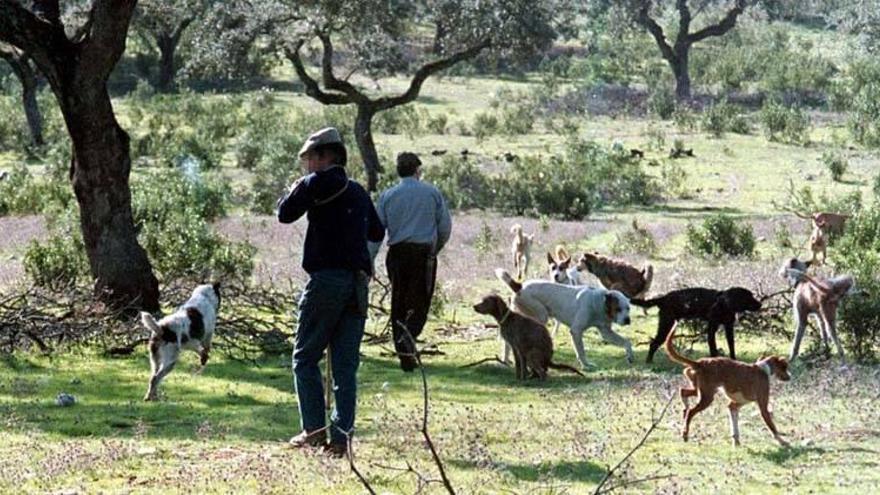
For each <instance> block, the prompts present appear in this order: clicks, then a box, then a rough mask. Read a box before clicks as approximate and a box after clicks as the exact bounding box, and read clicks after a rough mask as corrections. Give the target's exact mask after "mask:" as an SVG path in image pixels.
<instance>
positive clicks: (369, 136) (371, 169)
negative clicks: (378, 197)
mask: <svg viewBox="0 0 880 495" xmlns="http://www.w3.org/2000/svg"><path fill="white" fill-rule="evenodd" d="M357 110H358V111H357V116H356V117H355V119H354V139H355V141H356V142H357V145H358V150H359V151H360V152H361V159H362V160H363V162H364V171H365V172H366V173H367V190H369V191H375V190H376V186H377V185H378V184H379V172H381V171H382V165H381V164H380V163H379V154H378V153H377V152H376V143H374V142H373V131H372V126H373V116H374V115H375V114H376V112H375V110H374V109H373V108H372V106H371V105H358V107H357Z"/></svg>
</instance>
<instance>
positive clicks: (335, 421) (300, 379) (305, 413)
mask: <svg viewBox="0 0 880 495" xmlns="http://www.w3.org/2000/svg"><path fill="white" fill-rule="evenodd" d="M299 157H300V160H301V161H302V163H303V165H304V167H305V168H306V169H307V171H308V175H306V176H305V177H302V178H300V179H298V180H297V181H296V182H294V183H293V185H292V186H291V187H290V190H289V191H288V192H287V194H286V195H285V196H284V197H283V198H281V199H280V200H279V202H278V220H279V221H280V222H281V223H292V222H295V221H296V220H297V219H299V218H300V217H301V216H303V215H304V214H305V215H306V217H307V218H308V229H307V230H306V238H305V246H304V250H303V259H302V267H303V269H304V270H305V271H306V272H307V273H308V274H309V282H308V283H307V284H306V287H305V290H304V291H303V293H302V297H301V299H300V301H299V309H300V314H299V324H298V326H297V331H296V342H295V345H294V350H293V374H294V381H295V384H296V394H297V399H298V401H299V413H300V421H301V423H302V432H301V433H299V434H298V435H296V436H295V437H293V438H291V439H290V443H291V445H293V446H295V447H310V446H311V447H318V446H321V447H324V448H325V449H327V450H328V451H329V453H330V454H332V455H335V456H339V457H341V456H343V455H345V453H346V447H347V445H348V444H347V439H348V436H349V435H351V433H352V431H353V429H354V415H355V405H356V402H357V368H358V365H359V364H360V356H359V353H360V344H361V338H362V337H363V335H364V324H365V323H366V318H367V284H368V282H369V279H370V276H371V275H372V270H373V267H372V261H371V259H370V254H369V252H368V250H367V240H369V241H372V242H380V241H381V240H382V239H383V238H384V236H385V233H384V228H383V226H382V223H381V222H380V221H379V217H378V216H377V215H376V210H375V208H374V207H373V203H372V201H371V200H370V196H369V195H368V194H367V192H366V191H365V190H364V188H363V187H361V185H360V184H358V183H357V182H355V181H353V180H351V179H349V178H348V176H347V175H346V173H345V165H346V161H347V152H346V150H345V145H344V144H343V143H342V139H341V137H340V136H339V132H338V131H337V130H336V129H334V128H332V127H328V128H326V129H321V130H320V131H318V132H316V133H314V134H312V135H311V136H309V138H308V140H306V143H305V144H304V145H303V147H302V149H301V150H300V152H299ZM328 345H329V346H330V359H331V362H332V363H333V383H334V385H335V386H334V398H335V400H334V404H335V407H334V409H333V412H332V413H331V416H330V422H331V425H330V435H329V437H330V442H329V444H327V443H326V442H327V433H326V430H327V428H326V417H325V413H324V410H325V403H324V386H323V382H322V380H321V369H320V367H319V366H318V362H319V361H320V360H321V357H322V355H323V353H324V350H325V349H326V348H327V346H328Z"/></svg>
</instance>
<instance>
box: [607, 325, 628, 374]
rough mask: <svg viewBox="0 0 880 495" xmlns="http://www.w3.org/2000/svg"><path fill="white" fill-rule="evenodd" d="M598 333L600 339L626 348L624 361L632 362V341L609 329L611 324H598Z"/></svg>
mask: <svg viewBox="0 0 880 495" xmlns="http://www.w3.org/2000/svg"><path fill="white" fill-rule="evenodd" d="M599 335H601V336H602V340H604V341H605V342H608V343H609V344H614V345H616V346H617V347H623V348H624V349H625V350H626V361H627V362H628V363H630V364H632V362H633V349H632V343H630V341H629V340H628V339H626V338H624V337H622V336H621V335H620V334H619V333H617V332H615V331H614V330H612V329H611V325H610V324H609V325H607V326H600V327H599Z"/></svg>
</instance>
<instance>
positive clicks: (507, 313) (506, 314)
mask: <svg viewBox="0 0 880 495" xmlns="http://www.w3.org/2000/svg"><path fill="white" fill-rule="evenodd" d="M509 316H510V308H507V312H506V313H504V316H502V317H501V319H500V320H498V325H503V324H504V322H505V321H507V317H509Z"/></svg>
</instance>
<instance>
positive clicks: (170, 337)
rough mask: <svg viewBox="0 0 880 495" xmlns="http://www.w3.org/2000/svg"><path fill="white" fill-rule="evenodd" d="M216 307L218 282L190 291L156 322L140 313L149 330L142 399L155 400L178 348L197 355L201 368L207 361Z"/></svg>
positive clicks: (176, 357)
mask: <svg viewBox="0 0 880 495" xmlns="http://www.w3.org/2000/svg"><path fill="white" fill-rule="evenodd" d="M219 309H220V284H216V283H215V284H213V285H212V284H204V285H200V286H198V287H196V288H195V290H193V293H192V296H191V297H190V298H189V300H188V301H187V302H186V303H184V304H183V306H181V307H180V308H178V309H177V311H175V312H174V313H172V314H170V315H168V316H166V317H164V318H162V319H161V320H159V321H156V319H155V318H153V315H151V314H150V313H147V312H141V322H142V323H143V325H144V326H145V327H147V328H148V329H149V330H150V332H151V335H150V343H149V346H150V365H151V368H152V374H151V376H150V386H149V389H147V395H145V396H144V400H145V401H153V400H156V399H158V397H159V396H158V389H159V382H161V381H162V379H164V378H165V377H166V376H167V375H168V373H171V370H172V369H174V365H175V364H177V359H178V358H179V357H180V351H181V350H192V351H195V352H197V353H198V354H199V360H200V363H201V367H200V368H199V371H201V370H202V369H203V368H204V367H205V364H206V363H207V362H208V353H209V352H210V351H211V339H212V338H213V337H214V327H215V326H216V324H217V311H218V310H219Z"/></svg>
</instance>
